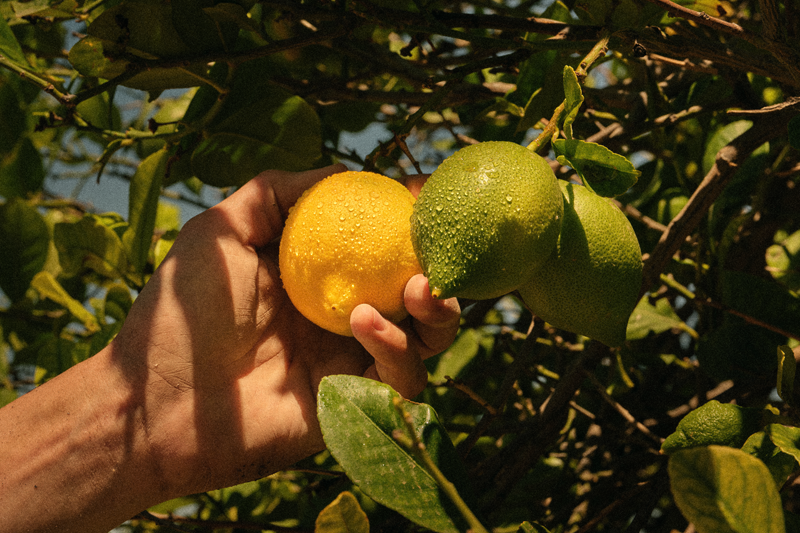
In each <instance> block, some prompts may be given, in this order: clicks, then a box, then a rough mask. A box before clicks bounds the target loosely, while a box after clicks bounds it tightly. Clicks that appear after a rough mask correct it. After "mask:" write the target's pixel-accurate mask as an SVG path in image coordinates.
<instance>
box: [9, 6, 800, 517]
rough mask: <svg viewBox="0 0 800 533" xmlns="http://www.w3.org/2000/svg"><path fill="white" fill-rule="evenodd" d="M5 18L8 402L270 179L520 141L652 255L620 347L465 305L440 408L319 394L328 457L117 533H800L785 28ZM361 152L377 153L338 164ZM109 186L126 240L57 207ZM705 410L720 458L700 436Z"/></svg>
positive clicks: (766, 24) (796, 308) (477, 18)
mask: <svg viewBox="0 0 800 533" xmlns="http://www.w3.org/2000/svg"><path fill="white" fill-rule="evenodd" d="M0 14H2V17H0V76H1V77H0V116H2V117H3V119H4V124H3V128H2V129H0V197H2V199H3V201H2V203H1V204H0V257H2V260H1V261H0V289H2V293H3V298H2V300H0V328H1V329H2V337H1V338H0V339H1V340H0V344H1V345H2V353H1V354H0V404H3V403H8V402H10V401H12V400H13V399H14V398H15V397H16V396H17V395H18V394H19V393H20V392H24V391H25V390H27V389H29V388H30V387H33V386H36V385H38V384H40V383H42V382H44V381H46V380H47V379H50V378H51V377H53V376H55V375H57V374H58V373H60V372H62V371H64V370H65V369H67V368H69V367H70V366H72V365H74V364H76V363H78V362H80V361H82V360H84V359H86V358H87V357H90V356H91V355H92V354H94V353H96V352H97V351H98V350H99V349H101V348H102V347H103V346H105V345H106V344H107V343H108V342H109V341H110V340H111V339H112V338H113V337H114V335H115V334H116V332H117V331H118V330H119V327H120V325H121V324H122V322H123V321H124V319H125V316H126V313H127V311H128V309H129V308H130V306H131V305H132V301H133V299H134V296H135V293H136V291H138V290H139V289H140V288H141V287H142V286H143V284H144V283H146V281H147V278H148V276H149V275H150V273H152V271H153V269H154V268H155V267H157V265H158V264H159V262H160V260H161V259H162V258H163V257H164V254H165V253H166V250H168V248H169V246H170V243H171V242H172V241H173V240H174V238H175V235H176V232H177V231H178V230H179V227H180V220H179V217H178V215H177V213H176V211H175V208H174V207H173V208H170V207H169V205H170V204H169V203H168V202H166V201H165V199H168V198H171V199H173V200H176V201H177V202H178V203H179V204H180V203H183V204H184V205H192V206H198V205H199V206H201V207H202V206H203V205H204V201H205V200H204V198H205V196H204V195H203V193H204V192H205V191H208V190H209V189H214V190H216V189H221V190H222V191H223V193H224V192H226V191H228V190H230V188H231V187H236V186H238V185H241V184H242V183H244V182H246V181H247V180H248V179H250V178H251V177H252V176H254V175H255V174H256V173H258V172H259V171H261V170H264V169H268V168H278V169H285V170H300V169H305V168H311V167H317V166H322V165H325V164H327V163H329V162H333V161H342V162H345V163H348V164H350V165H351V166H353V167H355V168H362V167H363V168H367V169H376V170H379V171H381V172H384V173H387V174H390V175H399V174H403V173H407V172H416V171H418V170H420V169H422V170H430V169H431V168H434V167H435V166H436V165H437V164H438V163H439V162H440V161H441V160H442V159H443V158H444V157H445V156H446V155H448V154H449V153H451V152H452V151H453V150H455V149H457V148H458V147H460V146H463V145H465V144H468V143H474V142H479V141H488V140H508V141H514V142H518V143H524V144H528V145H531V147H532V148H533V149H537V150H539V151H541V152H542V153H544V154H545V155H549V157H550V158H551V160H553V161H554V165H555V164H556V162H558V163H561V164H562V166H561V167H559V168H558V170H557V172H558V174H559V177H561V178H564V179H569V178H570V177H571V176H572V175H573V174H575V173H577V174H578V175H580V176H583V177H589V178H590V179H591V177H592V176H597V175H602V176H604V178H603V179H602V180H599V181H597V182H596V184H594V185H593V186H594V187H595V188H596V189H597V188H600V191H598V192H603V193H604V194H606V195H608V196H616V201H617V202H618V204H619V205H620V207H621V208H622V209H623V210H624V212H625V213H626V214H627V215H628V216H629V218H630V220H631V222H632V224H633V226H634V228H635V230H636V232H637V235H638V237H639V241H640V243H641V247H642V251H643V252H644V253H645V254H646V256H645V257H646V260H645V272H644V283H643V286H642V299H641V301H640V302H639V305H638V306H637V308H636V310H635V312H634V313H633V315H632V317H631V320H630V323H629V328H628V340H627V342H626V344H625V345H624V346H623V347H622V348H621V349H619V350H613V351H612V350H609V349H608V348H606V347H605V346H603V345H600V344H599V343H596V342H593V341H590V340H589V339H585V338H581V337H577V336H575V335H572V334H570V333H568V332H564V331H558V330H555V329H553V328H552V327H550V326H549V325H548V324H545V323H542V322H541V321H538V320H535V318H534V317H532V316H531V315H530V314H529V313H528V312H527V311H526V310H525V309H524V308H523V307H522V306H521V305H520V303H519V301H518V300H517V299H515V298H514V296H513V295H510V296H508V297H505V298H502V299H499V300H496V301H487V302H462V306H463V308H464V309H465V311H464V314H463V323H462V328H461V331H460V333H459V337H458V339H457V340H456V342H455V343H454V345H453V346H452V347H451V348H450V349H449V350H447V351H446V352H445V353H443V354H441V355H440V356H438V357H436V358H434V359H432V360H430V361H429V370H430V386H429V387H428V389H427V390H426V391H425V392H424V393H423V394H422V396H421V397H420V398H419V399H420V400H421V401H423V402H424V405H414V406H411V405H410V404H407V403H402V402H395V401H392V398H393V393H392V391H389V390H386V389H385V388H383V387H381V386H379V385H378V384H372V383H364V382H361V381H357V382H353V381H349V380H345V379H341V378H335V379H334V378H332V379H329V380H327V381H326V382H324V383H323V386H322V387H321V395H320V413H319V415H320V421H321V424H322V426H323V429H324V430H325V433H326V442H328V445H329V448H330V450H329V451H328V452H325V453H323V454H320V455H318V456H316V457H313V458H309V459H308V460H307V461H306V462H304V463H303V464H300V465H297V469H296V470H293V471H289V472H282V473H279V474H276V475H275V476H271V477H269V478H267V479H264V480H259V481H255V482H252V483H249V484H246V485H241V486H237V487H233V488H229V489H224V490H220V491H215V492H210V493H206V494H202V495H197V496H193V497H187V498H185V499H181V500H176V501H173V502H168V503H166V504H164V505H163V506H160V507H158V508H154V509H151V510H150V511H148V512H147V513H145V514H143V515H141V516H139V517H137V518H136V519H134V520H132V521H131V522H129V523H128V524H127V525H126V526H125V527H126V528H127V530H130V531H156V530H165V531H166V530H170V528H172V527H173V526H175V525H176V524H177V525H178V526H177V527H180V528H182V529H189V528H200V530H208V529H210V528H214V527H228V528H231V529H232V530H235V528H236V527H237V526H238V527H240V528H241V529H242V530H244V529H252V528H255V527H262V528H264V529H273V530H280V531H283V530H310V529H313V528H314V524H315V522H316V527H317V528H318V529H320V531H334V530H336V531H338V530H340V529H342V528H344V527H347V528H351V529H359V530H361V531H364V530H366V528H367V527H371V528H372V529H373V530H375V531H379V530H386V531H388V530H393V531H394V530H398V531H400V530H402V531H411V530H415V529H416V528H417V527H419V526H418V525H415V524H419V525H420V526H422V527H425V528H429V529H433V530H437V531H455V530H463V529H466V528H471V529H479V528H480V527H483V526H481V525H480V524H483V525H484V526H491V527H492V528H494V529H496V530H498V531H515V530H517V529H518V528H521V529H522V530H523V531H546V530H549V531H564V532H587V531H595V530H596V531H631V532H639V531H648V532H667V531H671V530H685V529H686V528H687V523H688V522H689V521H691V522H693V523H694V527H695V528H696V529H697V530H698V531H701V532H707V531H752V530H759V531H769V532H773V531H774V532H781V531H797V530H800V529H798V525H797V518H796V513H798V512H800V509H798V504H797V502H798V490H797V488H796V484H795V483H794V481H795V480H796V479H797V475H798V472H800V466H799V464H798V461H799V460H800V454H798V442H800V435H797V433H796V431H795V430H794V429H792V427H791V426H794V425H797V423H798V422H799V421H800V415H799V414H798V411H797V410H796V406H797V405H798V397H800V394H798V393H796V392H795V389H797V390H798V391H800V388H797V387H795V386H794V365H793V363H794V354H793V352H792V350H793V348H795V347H796V346H797V345H798V344H799V343H798V340H800V275H798V267H797V265H798V263H800V258H799V257H800V255H799V254H800V187H798V172H800V151H798V149H799V148H800V119H798V118H797V112H798V111H799V110H800V103H798V99H797V96H798V93H800V61H799V60H798V58H800V48H798V46H797V44H796V43H798V42H800V41H798V37H800V12H798V10H797V8H796V6H795V5H794V3H792V2H779V1H777V0H760V1H758V2H756V1H755V0H754V1H748V2H737V3H735V5H734V4H733V3H728V2H718V1H716V0H705V1H702V2H699V1H698V2H692V1H689V0H685V1H682V2H679V3H677V4H676V3H673V2H668V1H666V0H647V1H644V0H595V1H591V2H589V1H583V0H563V1H555V2H554V1H534V0H522V1H517V2H496V1H491V0H488V1H474V2H451V1H449V0H432V1H424V0H398V1H394V2H389V1H386V0H348V1H343V0H304V1H297V2H296V1H291V0H263V1H256V0H231V1H228V2H220V1H217V0H201V1H196V0H195V1H189V0H171V1H169V2H165V1H160V0H97V1H81V0H31V1H27V2H21V1H5V0H4V1H2V2H0ZM65 43H66V44H65ZM65 48H68V50H66V51H65ZM376 131H377V132H380V134H381V135H384V136H383V137H382V138H384V139H388V140H387V141H386V142H377V141H375V140H372V139H374V138H375V137H374V136H375V135H376V134H375V132H376ZM358 132H361V134H362V139H367V141H365V142H366V143H367V144H369V147H370V149H373V151H372V152H371V153H370V154H368V155H367V156H362V155H359V154H358V153H357V152H356V151H354V150H353V149H352V148H353V147H352V146H348V145H347V143H346V141H347V139H350V138H352V136H349V135H348V134H351V133H358ZM548 149H551V150H552V152H550V153H549V154H547V153H546V152H545V151H546V150H548ZM628 160H630V161H631V162H632V164H629V163H628ZM636 178H638V180H637V179H636ZM95 179H98V180H101V181H103V182H104V183H105V182H108V181H109V180H116V179H123V180H126V182H127V183H128V184H129V185H128V187H129V194H128V213H127V215H126V216H122V215H120V214H118V213H99V212H96V211H95V210H94V209H92V208H91V206H88V205H86V204H84V203H82V202H81V201H79V200H78V199H77V198H75V197H64V196H63V195H59V194H56V193H55V192H54V191H55V190H58V189H59V186H60V184H61V183H62V182H63V181H64V180H77V182H78V184H79V185H80V184H81V183H84V182H86V181H87V180H95ZM620 184H622V185H620ZM604 185H608V186H610V188H609V189H606V190H603V186H604ZM173 205H174V204H173ZM776 351H777V352H778V353H779V354H780V357H778V358H776V355H775V354H776ZM778 376H780V378H778ZM776 383H777V384H778V390H779V391H780V395H779V396H776V395H775V393H774V391H775V389H776ZM711 400H716V401H718V402H720V403H719V404H716V403H713V402H710V401H711ZM732 404H735V405H732ZM332 405H335V406H336V407H337V412H338V411H339V407H341V406H347V408H348V409H347V412H348V416H349V417H350V420H351V421H350V422H349V423H348V424H347V425H343V424H339V425H338V426H337V424H330V423H329V422H330V419H329V417H332V416H333V415H331V414H330V412H329V410H330V408H331V406H332ZM719 405H730V407H731V408H733V409H734V410H735V412H733V411H730V409H728V408H722V409H720V408H719ZM698 406H704V407H700V408H698ZM705 406H708V407H705ZM704 409H705V410H704ZM743 409H748V411H743ZM687 413H692V415H691V416H692V417H693V418H695V419H697V418H700V419H702V420H710V421H711V422H710V423H709V424H706V425H707V426H708V425H710V426H712V427H721V428H722V429H723V430H724V431H723V430H720V431H711V432H708V431H706V432H701V433H702V434H701V437H703V438H698V437H697V434H696V433H694V432H693V431H692V430H691V429H692V428H691V424H690V423H689V421H691V420H692V419H687V420H689V421H687V422H685V423H683V424H684V426H680V425H679V421H681V419H683V418H684V415H686V414H687ZM698 413H699V414H698ZM744 413H749V414H748V415H745V414H744ZM752 413H757V414H758V416H752ZM365 425H372V427H377V428H379V431H378V435H375V434H374V431H373V432H372V434H371V437H370V438H369V439H368V438H367V437H365V435H366V432H364V431H362V429H363V427H364V426H365ZM337 427H339V428H345V429H346V432H345V433H341V431H343V430H342V429H339V430H338V432H337ZM703 427H705V426H703ZM709 433H710V435H709ZM673 434H674V435H678V436H671V435H673ZM667 437H669V439H670V440H669V442H670V444H669V445H667V447H666V448H665V449H662V443H663V442H664V441H665V439H666V438H667ZM676 442H677V444H676ZM452 443H455V445H454V446H453V445H452ZM365 449H369V450H372V453H371V454H365V453H364V450H365ZM662 452H669V453H668V454H667V453H662ZM444 478H446V479H444ZM451 485H452V486H451ZM408 487H412V488H413V490H410V491H409V490H408ZM744 494H748V495H749V496H750V497H749V498H747V499H746V500H745V499H743V498H742V496H743V495H744ZM722 509H734V510H736V511H737V512H735V513H728V512H724V511H722ZM367 523H368V524H369V526H367V525H366V524H367ZM520 524H522V525H520Z"/></svg>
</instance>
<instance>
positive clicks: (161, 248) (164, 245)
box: [153, 230, 178, 268]
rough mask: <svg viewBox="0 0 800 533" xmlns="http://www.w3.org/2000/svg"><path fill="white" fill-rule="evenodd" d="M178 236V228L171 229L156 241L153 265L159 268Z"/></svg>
mask: <svg viewBox="0 0 800 533" xmlns="http://www.w3.org/2000/svg"><path fill="white" fill-rule="evenodd" d="M177 238H178V230H169V231H167V232H166V233H164V235H162V236H161V237H159V238H158V240H157V241H156V246H155V249H154V250H153V267H154V268H158V267H159V265H160V264H161V262H162V261H164V258H166V257H167V253H169V251H170V249H171V248H172V245H173V244H175V239H177Z"/></svg>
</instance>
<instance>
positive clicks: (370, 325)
mask: <svg viewBox="0 0 800 533" xmlns="http://www.w3.org/2000/svg"><path fill="white" fill-rule="evenodd" d="M350 329H352V331H353V336H355V338H356V340H358V341H359V342H360V343H361V344H362V345H363V346H364V348H365V349H366V350H367V351H368V352H369V353H370V354H371V355H372V356H373V357H374V358H375V365H374V366H372V367H370V369H369V370H368V371H367V372H366V374H365V377H368V378H371V379H375V380H378V381H382V382H384V383H386V384H388V385H390V386H391V387H392V388H394V389H395V390H396V391H397V392H398V393H400V395H401V396H403V397H404V398H413V397H414V396H416V395H417V394H419V393H420V392H421V391H422V389H424V388H425V384H426V383H427V381H428V371H427V369H426V368H425V365H424V364H423V363H422V358H421V357H420V356H419V354H418V353H417V350H416V349H414V347H413V346H410V344H409V337H408V335H407V333H406V332H405V331H403V330H402V329H401V328H400V327H399V326H398V325H397V324H394V323H392V322H390V321H388V320H386V319H385V318H383V317H382V316H381V315H380V313H378V311H376V310H375V308H373V307H372V306H369V305H367V304H361V305H359V306H357V307H356V308H355V309H353V312H352V313H351V314H350Z"/></svg>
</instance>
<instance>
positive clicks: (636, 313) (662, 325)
mask: <svg viewBox="0 0 800 533" xmlns="http://www.w3.org/2000/svg"><path fill="white" fill-rule="evenodd" d="M671 329H680V330H683V331H686V332H691V334H694V335H697V333H696V332H695V331H694V330H693V329H692V328H690V327H689V326H687V325H686V323H685V322H684V321H683V320H681V318H680V317H679V316H678V314H677V313H676V312H675V311H674V310H673V309H672V305H671V304H670V302H669V299H668V298H666V297H665V298H659V299H658V300H656V303H655V305H653V304H651V303H650V299H649V297H648V296H643V297H642V299H641V300H639V303H638V304H637V305H636V308H635V309H634V310H633V313H632V314H631V317H630V319H629V320H628V330H627V337H626V338H627V339H629V340H638V339H643V338H645V337H647V335H649V334H650V332H651V331H652V332H653V333H655V334H656V335H657V334H659V333H663V332H665V331H669V330H671Z"/></svg>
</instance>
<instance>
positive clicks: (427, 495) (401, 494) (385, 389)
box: [317, 376, 466, 533]
mask: <svg viewBox="0 0 800 533" xmlns="http://www.w3.org/2000/svg"><path fill="white" fill-rule="evenodd" d="M399 397H400V396H399V394H397V392H395V391H394V390H393V389H392V388H391V387H389V386H388V385H385V384H383V383H379V382H377V381H372V380H369V379H366V378H360V377H355V376H329V377H326V378H324V379H323V380H322V381H321V383H320V386H319V393H318V398H317V416H318V418H319V422H320V428H321V429H322V435H323V438H324V439H325V444H326V445H327V446H328V449H329V450H330V452H331V454H332V455H333V457H334V458H335V459H336V460H337V461H338V462H339V464H340V465H341V466H342V468H344V470H345V472H346V473H347V475H348V477H349V478H350V479H351V480H352V481H353V483H355V484H357V485H358V486H359V488H360V489H361V490H362V491H364V493H365V494H367V495H368V496H369V497H371V498H372V499H374V500H375V501H377V502H378V503H381V504H383V505H385V506H386V507H389V508H390V509H394V510H395V511H397V512H398V513H400V514H402V515H403V516H405V517H406V518H408V519H409V520H412V521H413V522H415V523H417V524H419V525H421V526H423V527H426V528H428V529H432V530H434V531H438V532H440V533H445V532H447V533H455V532H457V531H462V530H465V529H466V525H465V523H464V522H463V520H461V517H460V516H459V515H458V514H457V513H456V512H455V511H454V509H453V507H452V506H451V505H450V502H449V500H448V499H447V498H446V497H445V496H444V494H443V493H442V491H441V490H440V488H439V486H438V485H437V483H436V481H435V480H434V478H433V476H432V475H431V474H429V473H428V472H427V470H426V469H425V468H424V467H423V466H422V465H421V464H420V463H418V462H417V461H416V459H415V458H414V456H413V455H412V454H411V453H410V452H409V451H408V450H407V449H405V448H404V447H403V446H401V445H400V444H399V443H398V442H397V441H396V440H395V439H394V438H393V437H392V432H393V431H395V430H401V431H403V430H404V428H405V424H404V422H403V420H402V419H401V417H400V414H399V413H398V411H397V409H396V408H395V407H394V405H393V403H392V402H393V399H394V398H399ZM404 408H405V409H406V411H407V412H409V413H410V414H411V416H412V418H413V421H414V427H415V429H416V432H417V436H418V437H419V438H420V439H421V441H422V442H423V443H424V444H425V447H426V450H427V452H428V453H429V454H430V456H431V457H432V459H433V461H434V463H436V464H437V466H438V467H439V468H440V470H442V472H443V473H444V474H445V476H447V478H448V479H449V480H450V481H451V482H452V483H453V484H455V485H456V487H458V488H461V487H464V486H465V479H466V477H465V474H464V471H463V469H462V466H461V463H460V461H459V459H458V456H457V454H456V452H455V449H454V448H453V445H452V443H451V442H450V439H449V437H448V436H447V432H446V431H445V429H444V428H443V427H442V426H441V424H440V423H439V421H438V417H437V415H436V413H435V412H434V411H433V409H432V408H431V407H430V406H429V405H426V404H415V403H412V402H408V401H406V402H405V403H404Z"/></svg>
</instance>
